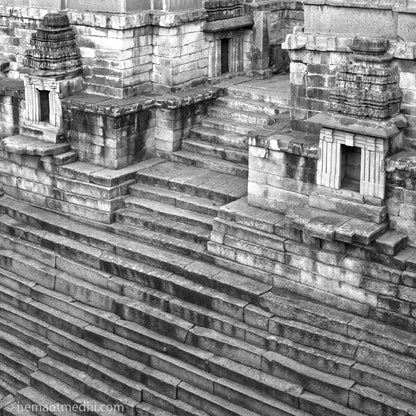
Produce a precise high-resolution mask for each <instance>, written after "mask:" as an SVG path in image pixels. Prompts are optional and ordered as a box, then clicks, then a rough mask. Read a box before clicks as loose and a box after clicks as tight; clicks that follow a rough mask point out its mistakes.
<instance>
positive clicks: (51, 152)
mask: <svg viewBox="0 0 416 416" xmlns="http://www.w3.org/2000/svg"><path fill="white" fill-rule="evenodd" d="M1 144H2V147H3V148H4V150H6V151H7V152H10V153H15V154H21V155H22V154H23V155H31V156H41V157H43V156H56V155H59V154H62V153H66V152H68V151H69V149H70V145H69V144H68V143H56V144H55V143H51V142H46V141H43V140H39V139H36V138H32V137H29V136H25V135H17V136H10V137H7V138H5V139H3V140H2V142H1Z"/></svg>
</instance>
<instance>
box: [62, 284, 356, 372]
mask: <svg viewBox="0 0 416 416" xmlns="http://www.w3.org/2000/svg"><path fill="white" fill-rule="evenodd" d="M114 279H115V278H113V279H112V280H113V282H114V284H118V281H117V280H114ZM69 284H70V283H67V285H69ZM73 284H74V285H76V286H79V287H82V286H83V283H82V282H77V281H76V280H74V282H73ZM123 284H124V286H125V288H124V289H123V292H124V293H125V294H127V295H128V296H130V297H133V298H134V299H137V300H140V301H142V302H149V300H151V305H152V306H156V307H158V308H160V309H161V310H166V309H168V310H169V312H170V313H172V314H174V315H176V316H178V317H180V318H182V319H185V320H187V321H189V322H192V323H193V324H195V325H199V326H205V327H208V328H211V329H215V330H216V331H219V332H222V333H223V334H225V335H228V336H232V337H234V338H239V339H242V340H244V339H245V338H247V336H248V334H251V335H252V336H253V340H252V343H253V344H254V345H257V346H260V347H262V346H264V347H266V346H267V345H268V337H269V334H268V333H267V332H265V331H263V333H261V331H253V330H252V329H251V328H250V327H249V326H248V325H246V324H244V323H242V322H239V321H237V320H235V319H232V318H229V317H226V316H224V315H222V314H219V313H217V312H214V311H209V310H207V309H204V308H202V307H200V306H197V305H194V304H192V303H189V302H186V301H184V300H176V299H174V298H169V297H167V296H166V295H165V294H163V293H162V292H159V291H156V290H154V289H149V288H147V287H144V286H142V285H139V284H137V283H130V284H128V285H127V284H126V283H125V282H123V281H121V282H120V286H122V285H123ZM284 342H285V340H284V339H283V338H282V339H280V340H279V341H278V345H279V347H280V346H283V345H284ZM276 343H277V341H276ZM282 350H283V351H285V352H287V353H288V355H290V354H292V356H299V355H301V354H303V357H304V360H303V362H307V363H308V364H309V365H312V366H314V363H315V361H316V360H315V357H316V356H320V357H321V359H320V361H319V364H320V366H321V367H322V366H324V364H325V366H324V368H325V369H327V368H329V370H331V369H335V368H338V367H341V365H342V360H341V359H340V358H337V357H335V358H333V359H332V360H331V357H328V356H322V354H319V351H310V350H309V351H305V348H304V347H302V346H300V345H296V344H294V343H292V344H291V345H285V346H284V347H282ZM350 366H351V365H350ZM348 370H349V367H348ZM332 371H334V370H332ZM346 371H347V370H345V372H346ZM329 372H331V371H329ZM343 375H344V374H343Z"/></svg>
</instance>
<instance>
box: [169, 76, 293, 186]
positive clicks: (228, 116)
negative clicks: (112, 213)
mask: <svg viewBox="0 0 416 416" xmlns="http://www.w3.org/2000/svg"><path fill="white" fill-rule="evenodd" d="M235 82H237V81H235ZM276 82H277V81H276ZM280 82H281V81H280ZM287 83H288V81H287ZM225 90H226V95H225V96H223V97H220V98H218V99H217V100H216V101H215V104H214V105H213V106H211V107H210V108H209V109H208V116H207V117H206V118H205V119H203V121H202V123H201V125H200V126H196V127H193V128H192V129H191V130H190V134H189V137H188V138H187V139H185V140H183V142H182V149H181V150H180V151H177V152H174V153H171V154H163V157H166V158H168V159H169V160H171V161H175V162H180V163H183V164H186V165H192V166H197V167H203V168H206V169H209V170H212V171H214V172H219V173H225V174H229V175H235V176H238V177H241V178H247V176H248V168H247V165H248V150H247V149H248V140H247V135H248V133H249V132H250V131H252V130H258V129H260V130H261V129H266V130H267V129H274V128H276V127H277V126H276V124H282V123H287V121H288V108H289V96H288V94H287V93H286V92H283V91H281V92H280V93H276V94H273V93H272V94H270V91H264V90H260V89H259V88H256V86H255V85H254V86H247V85H246V84H245V83H241V84H239V83H238V82H237V83H236V84H235V85H230V86H227V88H226V89H225Z"/></svg>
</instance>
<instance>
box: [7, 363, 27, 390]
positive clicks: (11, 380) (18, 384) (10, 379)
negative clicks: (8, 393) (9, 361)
mask: <svg viewBox="0 0 416 416" xmlns="http://www.w3.org/2000/svg"><path fill="white" fill-rule="evenodd" d="M2 364H3V365H2V366H0V380H1V381H2V382H3V383H6V384H7V385H8V386H10V388H11V389H13V390H14V391H18V390H20V389H23V388H25V387H26V386H28V385H29V376H28V375H27V374H26V373H23V372H22V371H21V372H20V373H19V374H17V373H16V369H14V370H13V368H8V367H6V366H5V365H4V363H2ZM3 366H4V367H3Z"/></svg>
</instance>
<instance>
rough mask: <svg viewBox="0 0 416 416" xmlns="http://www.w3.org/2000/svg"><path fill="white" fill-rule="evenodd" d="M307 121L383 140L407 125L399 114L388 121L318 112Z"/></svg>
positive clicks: (394, 134)
mask: <svg viewBox="0 0 416 416" xmlns="http://www.w3.org/2000/svg"><path fill="white" fill-rule="evenodd" d="M309 121H310V122H312V123H316V124H320V125H322V126H323V127H326V128H329V129H332V130H339V131H345V132H349V133H354V134H360V135H362V136H369V137H378V138H381V139H385V140H387V139H390V138H393V137H395V136H397V134H399V132H400V130H399V129H400V128H403V127H405V126H406V125H407V121H406V118H405V117H404V116H403V115H401V114H400V115H398V116H396V117H394V118H392V119H390V120H388V121H376V120H369V119H358V118H355V117H348V116H344V115H340V114H330V113H320V114H317V115H315V116H313V117H311V118H310V119H309Z"/></svg>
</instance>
